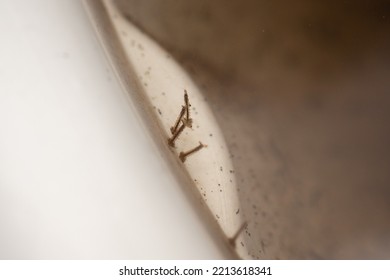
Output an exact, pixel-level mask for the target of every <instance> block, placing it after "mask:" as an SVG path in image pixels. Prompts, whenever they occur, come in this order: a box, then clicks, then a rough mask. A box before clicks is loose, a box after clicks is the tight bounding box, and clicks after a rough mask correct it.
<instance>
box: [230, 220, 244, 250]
mask: <svg viewBox="0 0 390 280" xmlns="http://www.w3.org/2000/svg"><path fill="white" fill-rule="evenodd" d="M247 226H248V223H247V222H244V223H243V224H242V225H241V227H240V228H239V229H238V230H237V232H236V233H235V234H234V235H233V236H232V237H230V238H229V243H230V245H232V246H233V247H236V241H237V238H238V237H239V236H240V234H241V233H242V231H243V230H244V229H245V228H246V227H247Z"/></svg>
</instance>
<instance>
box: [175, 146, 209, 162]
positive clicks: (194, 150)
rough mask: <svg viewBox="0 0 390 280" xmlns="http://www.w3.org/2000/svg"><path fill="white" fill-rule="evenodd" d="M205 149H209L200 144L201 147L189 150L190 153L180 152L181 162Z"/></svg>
mask: <svg viewBox="0 0 390 280" xmlns="http://www.w3.org/2000/svg"><path fill="white" fill-rule="evenodd" d="M203 147H207V146H206V145H204V144H203V143H202V142H199V145H198V146H196V147H195V148H193V149H191V150H189V151H188V152H180V154H179V158H180V160H181V161H182V162H185V160H186V158H187V157H188V156H189V155H191V154H193V153H195V152H197V151H199V150H200V149H202V148H203Z"/></svg>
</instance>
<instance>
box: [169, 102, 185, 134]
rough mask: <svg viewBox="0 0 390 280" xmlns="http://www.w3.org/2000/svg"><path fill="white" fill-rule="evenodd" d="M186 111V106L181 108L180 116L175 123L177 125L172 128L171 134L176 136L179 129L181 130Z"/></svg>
mask: <svg viewBox="0 0 390 280" xmlns="http://www.w3.org/2000/svg"><path fill="white" fill-rule="evenodd" d="M185 111H186V108H185V107H184V106H182V107H181V111H180V114H179V116H178V117H177V120H176V122H175V125H174V126H172V127H171V133H172V134H175V133H176V131H177V129H178V128H179V124H180V121H181V120H182V119H183V116H184V113H185Z"/></svg>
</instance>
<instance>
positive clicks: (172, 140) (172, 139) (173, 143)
mask: <svg viewBox="0 0 390 280" xmlns="http://www.w3.org/2000/svg"><path fill="white" fill-rule="evenodd" d="M185 127H186V126H185V124H184V123H183V124H182V125H181V126H180V127H179V129H178V130H177V131H176V132H175V134H173V135H172V137H171V138H169V139H168V144H169V146H171V147H175V141H176V139H177V137H179V135H180V134H181V133H182V132H183V130H184V128H185Z"/></svg>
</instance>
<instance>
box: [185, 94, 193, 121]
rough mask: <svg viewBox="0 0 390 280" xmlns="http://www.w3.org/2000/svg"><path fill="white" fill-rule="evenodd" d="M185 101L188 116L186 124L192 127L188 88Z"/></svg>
mask: <svg viewBox="0 0 390 280" xmlns="http://www.w3.org/2000/svg"><path fill="white" fill-rule="evenodd" d="M184 103H185V108H186V117H185V124H186V126H187V127H189V128H192V119H191V118H190V107H191V104H190V101H189V99H188V93H187V90H184Z"/></svg>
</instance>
